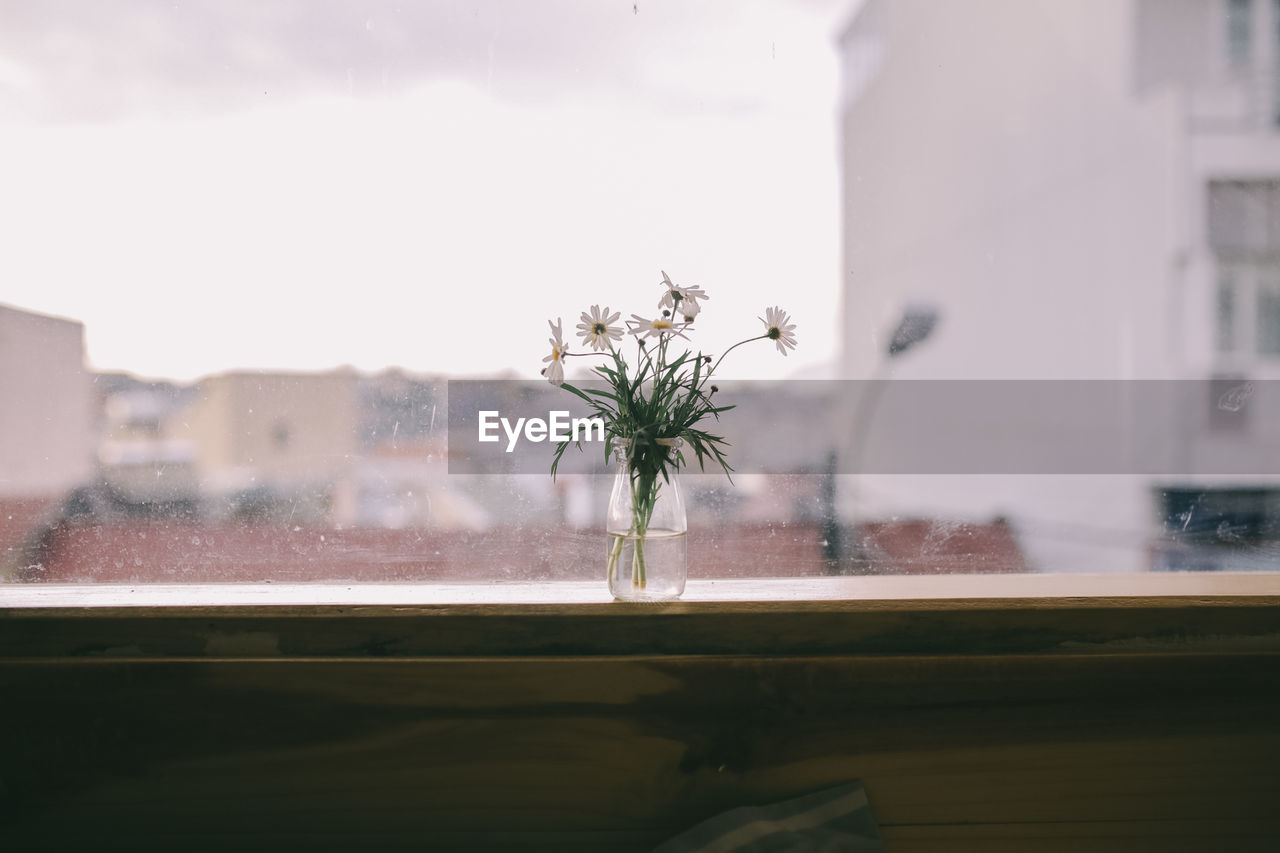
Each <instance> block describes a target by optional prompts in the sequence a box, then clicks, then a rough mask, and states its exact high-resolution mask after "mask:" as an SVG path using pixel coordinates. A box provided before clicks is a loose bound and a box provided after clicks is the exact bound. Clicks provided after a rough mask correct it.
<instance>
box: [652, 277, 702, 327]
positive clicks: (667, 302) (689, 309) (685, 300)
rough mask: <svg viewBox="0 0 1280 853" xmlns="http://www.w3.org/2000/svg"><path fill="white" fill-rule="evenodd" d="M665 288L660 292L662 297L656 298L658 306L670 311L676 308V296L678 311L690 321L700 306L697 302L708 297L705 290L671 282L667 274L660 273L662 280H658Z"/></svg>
mask: <svg viewBox="0 0 1280 853" xmlns="http://www.w3.org/2000/svg"><path fill="white" fill-rule="evenodd" d="M659 283H660V284H661V285H662V286H663V287H665V288H666V289H667V290H666V292H665V293H663V294H662V298H661V299H659V300H658V307H659V308H666V309H668V310H670V311H675V310H676V302H677V299H676V297H677V296H678V297H680V298H679V303H680V313H681V314H684V315H686V316H688V317H689V318H690V321H691V322H692V318H693V317H696V316H697V315H698V311H699V310H700V308H701V306H700V305H698V303H699V302H700V301H701V300H703V299H708V298H709V297H708V296H707V292H706V291H705V290H703V289H702V288H701V287H694V286H692V285H688V286H678V285H675V284H672V282H671V279H670V278H668V277H667V274H666V273H665V272H664V273H662V281H661V282H659Z"/></svg>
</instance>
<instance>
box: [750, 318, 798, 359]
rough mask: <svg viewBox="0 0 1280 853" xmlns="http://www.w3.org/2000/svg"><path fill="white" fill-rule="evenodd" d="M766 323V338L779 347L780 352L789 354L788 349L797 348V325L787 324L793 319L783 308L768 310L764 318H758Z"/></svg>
mask: <svg viewBox="0 0 1280 853" xmlns="http://www.w3.org/2000/svg"><path fill="white" fill-rule="evenodd" d="M758 319H759V320H760V322H761V323H764V327H765V333H764V336H765V337H766V338H768V339H769V340H771V341H773V342H774V343H776V344H777V345H778V352H780V353H782V354H783V355H786V354H787V348H788V347H790V348H791V349H795V348H796V336H795V328H796V326H795V324H794V323H790V324H789V323H787V320H789V319H791V318H789V317H788V316H787V312H786V311H783V310H782V309H781V308H777V307H774V308H766V309H765V312H764V316H763V317H760V318H758Z"/></svg>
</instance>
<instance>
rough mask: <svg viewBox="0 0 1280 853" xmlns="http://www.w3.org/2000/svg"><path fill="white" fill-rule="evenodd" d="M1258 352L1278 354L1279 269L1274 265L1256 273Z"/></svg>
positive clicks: (1279, 320) (1279, 314) (1279, 350)
mask: <svg viewBox="0 0 1280 853" xmlns="http://www.w3.org/2000/svg"><path fill="white" fill-rule="evenodd" d="M1258 352H1259V353H1261V354H1263V355H1280V269H1277V268H1276V267H1274V266H1267V267H1264V268H1263V269H1261V270H1259V275H1258Z"/></svg>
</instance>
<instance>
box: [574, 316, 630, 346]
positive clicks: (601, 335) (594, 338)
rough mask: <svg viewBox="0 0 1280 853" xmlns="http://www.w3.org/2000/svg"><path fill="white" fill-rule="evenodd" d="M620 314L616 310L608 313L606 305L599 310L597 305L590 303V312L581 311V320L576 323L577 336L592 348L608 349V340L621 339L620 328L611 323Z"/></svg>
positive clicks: (614, 321) (616, 319)
mask: <svg viewBox="0 0 1280 853" xmlns="http://www.w3.org/2000/svg"><path fill="white" fill-rule="evenodd" d="M621 316H622V314H621V312H618V311H614V312H613V313H612V314H610V313H609V307H608V306H605V309H604V310H603V311H601V310H600V306H599V305H592V306H591V313H590V314H588V313H587V312H586V311H583V312H582V322H581V323H579V324H578V337H580V338H582V342H583V343H584V344H590V345H591V348H592V349H593V350H597V351H598V350H605V349H608V348H609V342H610V341H617V340H621V339H622V330H621V329H619V328H618V327H616V326H614V325H613V324H614V323H616V322H617V321H618V318H619V317H621Z"/></svg>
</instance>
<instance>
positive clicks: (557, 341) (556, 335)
mask: <svg viewBox="0 0 1280 853" xmlns="http://www.w3.org/2000/svg"><path fill="white" fill-rule="evenodd" d="M547 325H548V326H550V327H551V337H550V338H548V343H550V344H551V355H549V356H547V357H546V358H544V359H543V361H549V362H551V363H550V364H548V365H547V366H546V367H544V368H542V375H543V376H545V377H547V381H548V382H550V383H551V384H552V385H562V384H564V354H565V353H567V352H568V351H569V348H568V347H566V346H565V345H564V341H563V340H562V339H561V336H562V334H563V332H562V331H561V327H560V319H559V318H558V317H557V318H556V321H555V322H554V323H552V322H551V321H550V320H548V321H547Z"/></svg>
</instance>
